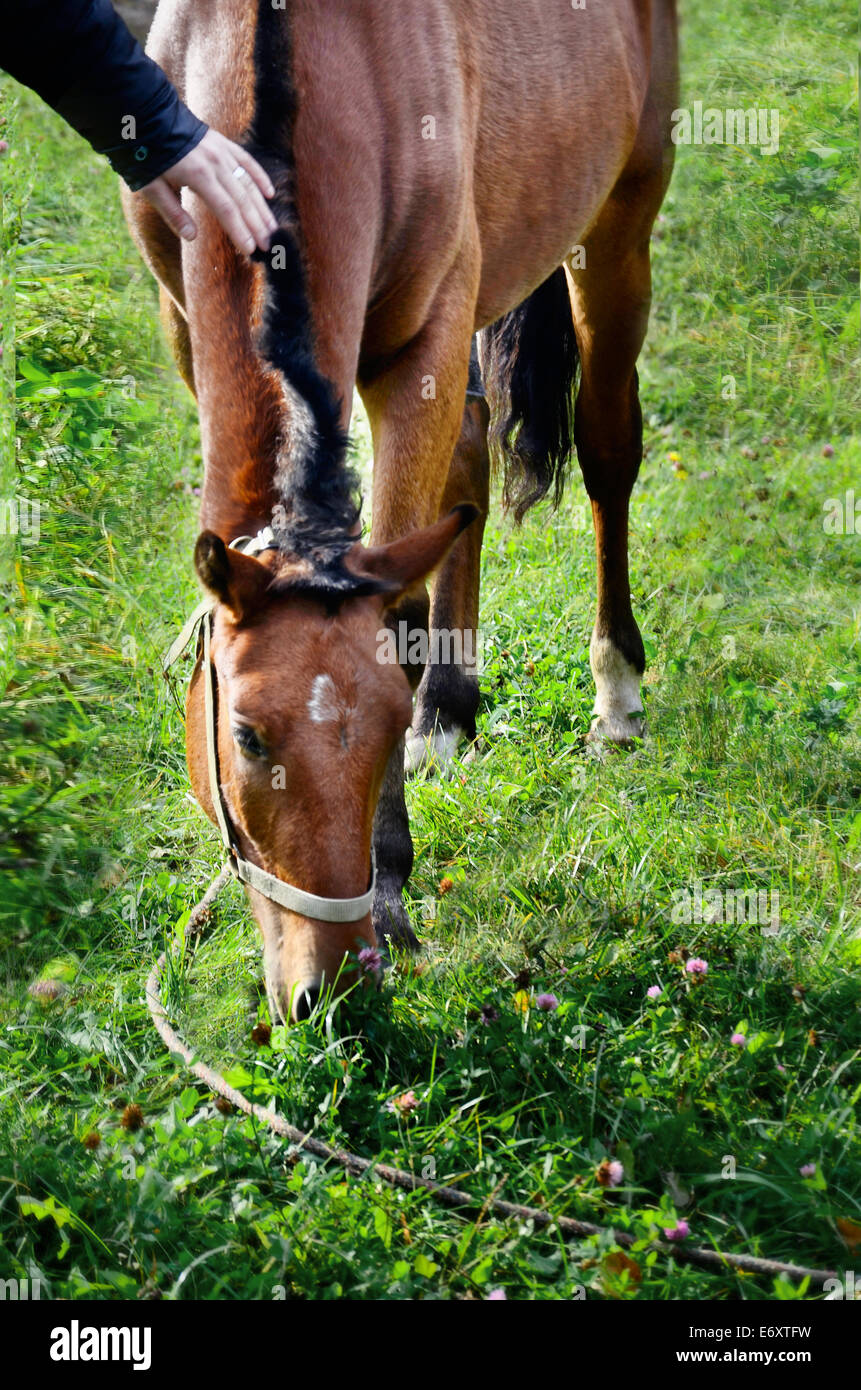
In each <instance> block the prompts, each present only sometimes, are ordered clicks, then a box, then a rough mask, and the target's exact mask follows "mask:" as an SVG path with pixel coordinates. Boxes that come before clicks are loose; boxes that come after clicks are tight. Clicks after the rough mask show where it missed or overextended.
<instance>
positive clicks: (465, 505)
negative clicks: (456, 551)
mask: <svg viewBox="0 0 861 1390" xmlns="http://www.w3.org/2000/svg"><path fill="white" fill-rule="evenodd" d="M479 515H480V513H479V510H478V507H475V506H473V504H472V503H471V502H461V503H460V505H459V506H457V507H454V508H452V510H451V511H450V512H449V513H448V515H447V516H444V517H442V518H441V520H439V521H437V522H435V523H434V525H433V526H427V527H425V529H424V530H423V531H412V532H410V534H409V535H408V536H403V537H402V538H401V539H400V540H397V541H392V542H391V543H390V544H389V545H378V546H371V547H368V548H367V549H366V548H365V547H358V546H357V547H356V550H357V551H358V556H357V562H358V563H357V566H356V567H357V568H358V569H359V570H360V572H361V573H362V574H363V575H366V576H367V577H368V578H369V579H376V580H378V581H379V582H380V584H381V585H382V586H383V587H384V588H385V589H386V590H387V591H388V592H387V594H386V602H387V603H394V602H395V601H396V599H397V598H398V597H399V595H400V594H402V593H403V592H404V590H405V589H409V588H410V586H411V585H412V584H417V583H418V582H419V580H420V579H425V578H426V577H427V575H429V574H430V572H431V570H435V569H436V567H437V565H438V564H439V563H440V561H441V560H443V559H444V558H445V555H446V554H447V552H448V550H449V549H450V548H451V546H452V545H454V542H455V541H456V540H457V538H458V536H459V535H460V533H461V531H465V530H466V528H467V526H469V525H470V524H471V523H472V522H473V521H475V518H476V517H477V516H479Z"/></svg>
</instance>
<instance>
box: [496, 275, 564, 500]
mask: <svg viewBox="0 0 861 1390" xmlns="http://www.w3.org/2000/svg"><path fill="white" fill-rule="evenodd" d="M479 354H480V358H481V374H482V377H483V380H484V386H485V390H486V392H487V399H488V405H489V407H490V431H489V433H488V446H489V448H490V454H491V458H492V459H493V460H494V461H501V462H502V464H503V468H504V478H505V482H504V487H503V500H504V503H505V506H506V507H507V508H510V509H512V510H513V512H514V516H515V520H517V521H522V519H523V517H524V515H525V513H526V512H527V510H528V509H529V508H530V507H532V506H534V504H535V503H536V502H540V501H541V499H542V497H546V496H547V494H548V493H552V496H553V505H554V506H558V505H559V501H560V498H561V496H562V488H563V485H564V482H565V471H566V467H567V464H568V462H569V460H570V459H571V456H572V454H573V452H574V394H575V386H576V382H577V369H578V364H579V360H580V359H579V354H578V352H577V339H576V338H575V336H574V322H573V319H572V317H571V301H570V299H569V297H568V282H567V279H566V277H565V271H564V269H563V267H561V266H560V267H559V269H558V270H555V271H554V272H553V274H552V275H551V276H550V278H549V279H547V280H545V281H544V283H543V285H539V287H538V289H537V290H534V291H533V293H532V294H531V295H530V296H529V298H528V299H525V300H524V301H523V303H522V304H520V305H519V306H518V307H517V308H516V309H512V311H511V313H509V314H506V315H505V316H504V317H503V318H501V319H497V321H496V323H492V324H491V325H490V327H489V328H485V329H484V330H483V332H482V333H481V334H480V337H479Z"/></svg>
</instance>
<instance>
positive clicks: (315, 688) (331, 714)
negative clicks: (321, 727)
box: [308, 675, 346, 724]
mask: <svg viewBox="0 0 861 1390" xmlns="http://www.w3.org/2000/svg"><path fill="white" fill-rule="evenodd" d="M308 713H309V715H310V716H311V722H312V723H313V724H328V723H329V722H330V720H341V719H343V717H344V715H345V713H346V710H345V708H344V702H343V700H341V699H340V697H339V695H338V691H337V689H336V688H335V682H334V681H333V680H332V677H331V676H329V675H323V676H315V677H314V679H313V681H312V682H311V698H310V700H309V701H308Z"/></svg>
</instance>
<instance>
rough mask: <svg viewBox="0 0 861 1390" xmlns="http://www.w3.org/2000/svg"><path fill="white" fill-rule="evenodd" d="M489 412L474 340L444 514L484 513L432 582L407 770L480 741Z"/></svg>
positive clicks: (438, 763)
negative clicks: (455, 510) (469, 509)
mask: <svg viewBox="0 0 861 1390" xmlns="http://www.w3.org/2000/svg"><path fill="white" fill-rule="evenodd" d="M488 424H489V412H488V407H487V402H486V401H485V399H484V394H483V391H482V389H481V373H480V371H479V367H478V354H477V351H476V347H475V345H473V354H472V361H471V363H470V389H469V392H468V395H467V400H466V404H465V406H464V411H463V422H462V424H461V431H460V438H459V439H458V442H457V447H456V449H455V451H454V457H453V459H452V462H451V468H450V469H449V474H448V481H447V483H446V487H445V493H444V494H443V500H442V506H441V508H440V515H444V514H445V513H446V512H447V511H449V510H450V509H451V508H452V507H454V506H456V505H457V503H458V502H461V501H463V499H464V498H465V497H466V498H469V499H470V500H471V501H473V502H475V504H476V506H477V507H479V508H480V510H481V516H480V517H478V518H477V519H476V520H475V521H474V522H473V523H472V525H471V526H470V527H468V528H467V530H466V531H465V532H464V533H463V535H462V536H460V537H459V539H458V540H457V541H456V543H455V544H454V546H453V547H452V549H451V551H450V552H449V554H448V556H447V557H446V559H445V560H444V562H443V564H442V565H441V566H440V568H439V570H438V571H437V573H436V575H435V576H434V579H433V587H432V594H431V607H430V631H431V641H430V650H429V658H428V664H427V666H426V667H425V672H424V675H423V677H422V680H421V684H420V685H419V689H418V693H417V696H416V708H415V714H414V716H413V723H412V728H411V729H410V730H409V732H408V734H407V739H406V761H405V767H406V771H407V773H408V774H410V773H414V772H417V771H419V770H420V769H421V768H424V767H435V768H438V769H440V770H444V769H445V768H446V767H447V766H448V765H449V764H450V763H451V762H452V760H453V759H454V757H455V754H456V752H457V748H458V745H459V744H460V742H461V740H462V739H463V738H466V739H469V740H472V739H474V738H475V734H476V728H475V720H476V715H477V713H478V702H479V692H478V670H477V655H478V646H477V644H478V599H479V583H480V566H481V545H482V540H483V537H484V525H485V519H486V516H487V509H488V506H489V501H490V456H489V453H488V448H487V429H488Z"/></svg>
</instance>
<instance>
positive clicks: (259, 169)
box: [231, 145, 275, 198]
mask: <svg viewBox="0 0 861 1390" xmlns="http://www.w3.org/2000/svg"><path fill="white" fill-rule="evenodd" d="M231 153H232V154H234V155H235V156H236V163H237V164H241V165H242V167H243V169H244V170H245V172H246V173H247V174H250V175H251V178H252V179H253V180H254V182H255V184H256V185H257V187H258V188H259V189H260V192H261V193H262V194H263V196H264V198H274V197H275V185H274V184H273V182H272V180H271V179H270V177H269V175H268V174H267V172H266V170H265V169H264V168H263V165H262V164H258V163H257V160H256V159H255V158H254V156H253V155H251V154H249V153H248V151H247V150H244V149H243V148H242V146H241V145H233V146H232V148H231Z"/></svg>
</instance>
